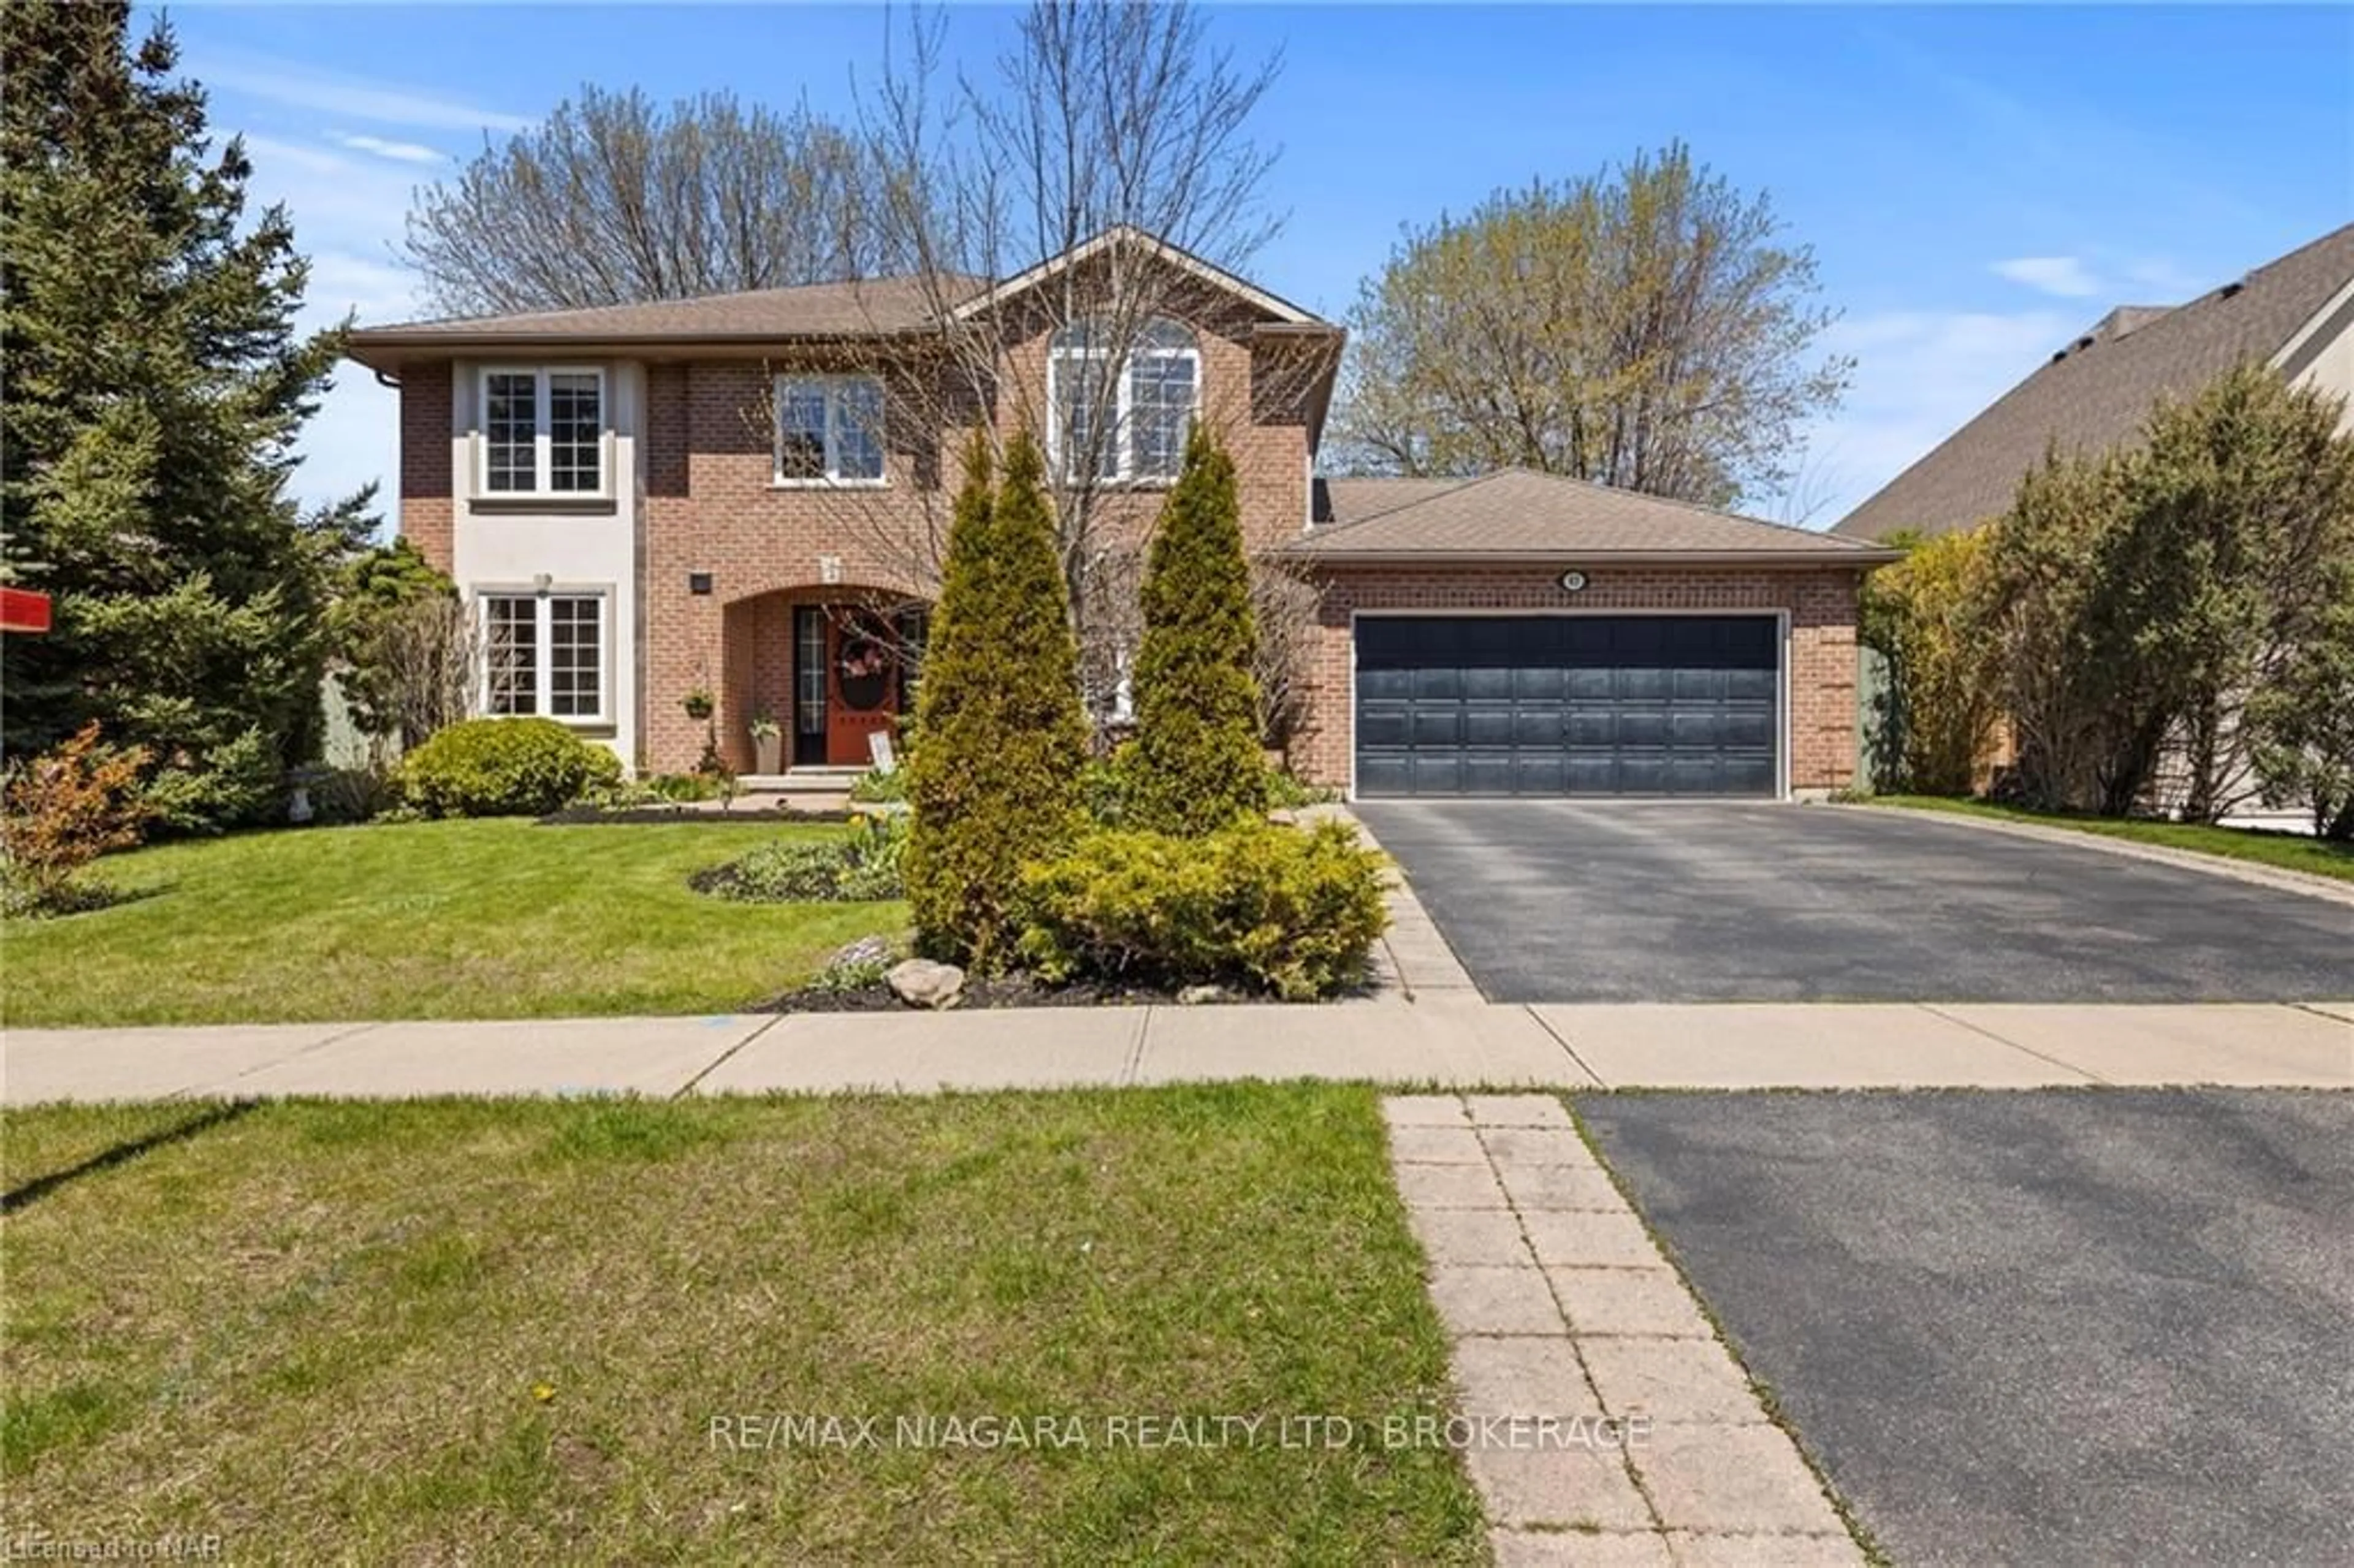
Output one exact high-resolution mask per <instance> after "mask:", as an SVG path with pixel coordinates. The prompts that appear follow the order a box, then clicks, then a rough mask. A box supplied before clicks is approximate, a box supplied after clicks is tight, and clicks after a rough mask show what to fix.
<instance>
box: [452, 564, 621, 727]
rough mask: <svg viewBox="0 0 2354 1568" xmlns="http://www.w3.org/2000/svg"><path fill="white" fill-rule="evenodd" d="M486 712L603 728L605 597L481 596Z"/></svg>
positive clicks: (588, 594)
mask: <svg viewBox="0 0 2354 1568" xmlns="http://www.w3.org/2000/svg"><path fill="white" fill-rule="evenodd" d="M478 599H479V601H480V603H481V605H482V711H483V712H484V713H487V714H493V715H498V716H500V717H510V716H525V715H537V716H539V717H543V718H553V719H567V720H570V721H572V722H574V723H576V724H598V723H602V722H604V721H605V720H606V719H607V718H608V717H609V716H610V715H608V714H607V712H606V707H605V677H606V652H605V651H606V636H605V596H604V595H603V594H601V593H577V592H576V593H546V594H538V593H530V594H526V593H484V594H482V595H479V596H478Z"/></svg>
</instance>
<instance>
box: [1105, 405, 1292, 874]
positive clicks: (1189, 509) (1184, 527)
mask: <svg viewBox="0 0 2354 1568" xmlns="http://www.w3.org/2000/svg"><path fill="white" fill-rule="evenodd" d="M1142 599H1143V604H1142V609H1143V613H1144V636H1143V639H1142V640H1141V641H1140V643H1139V644H1138V647H1137V654H1136V682H1135V685H1136V745H1135V747H1134V749H1133V750H1132V751H1131V752H1130V753H1129V757H1128V758H1127V760H1128V762H1129V767H1130V768H1131V769H1132V772H1131V775H1130V780H1129V812H1130V814H1131V817H1132V820H1133V821H1134V822H1135V824H1136V825H1137V826H1139V827H1143V828H1150V829H1154V830H1157V831H1159V832H1164V833H1178V834H1182V835H1186V836H1189V837H1190V836H1193V835H1195V834H1200V833H1207V832H1215V831H1216V830H1217V829H1219V828H1224V827H1229V826H1232V825H1233V823H1234V821H1235V819H1236V818H1237V817H1246V816H1257V815H1258V814H1259V813H1260V812H1262V811H1264V810H1266V809H1267V768H1266V763H1265V761H1264V759H1263V757H1262V754H1261V749H1260V746H1259V731H1258V681H1257V677H1256V676H1254V675H1253V674H1252V673H1251V664H1252V661H1253V659H1254V658H1255V657H1256V656H1257V651H1258V628H1257V622H1256V620H1255V619H1254V618H1253V616H1252V612H1251V577H1250V560H1249V558H1248V557H1247V556H1246V555H1245V554H1244V553H1243V529H1242V512H1241V507H1240V505H1239V503H1237V502H1236V501H1235V462H1234V459H1233V458H1232V457H1230V456H1228V455H1227V453H1226V451H1225V448H1223V447H1221V446H1220V445H1219V444H1218V442H1217V440H1216V438H1215V437H1214V436H1213V435H1211V433H1210V431H1209V429H1208V428H1207V427H1205V426H1203V425H1199V424H1197V425H1195V426H1194V427H1193V434H1192V435H1191V436H1190V437H1189V438H1188V439H1187V440H1186V443H1185V467H1184V470H1183V471H1182V473H1180V474H1179V475H1178V478H1177V482H1176V484H1175V485H1173V486H1172V487H1171V489H1170V492H1169V499H1168V502H1167V503H1166V504H1164V505H1163V506H1162V507H1161V524H1160V526H1159V527H1158V528H1157V529H1156V530H1155V531H1154V533H1153V535H1152V550H1151V554H1150V556H1149V558H1148V559H1147V561H1146V563H1145V570H1144V590H1143V595H1142Z"/></svg>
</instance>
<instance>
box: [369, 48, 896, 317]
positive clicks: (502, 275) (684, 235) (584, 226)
mask: <svg viewBox="0 0 2354 1568" xmlns="http://www.w3.org/2000/svg"><path fill="white" fill-rule="evenodd" d="M890 177H891V176H890V175H889V173H888V172H887V171H885V169H883V168H882V167H880V166H879V165H878V164H877V163H876V161H875V157H874V156H873V148H872V147H871V145H870V144H869V143H868V142H867V140H866V139H865V138H864V137H863V136H860V135H858V134H857V133H855V132H853V131H849V130H845V129H843V128H842V127H840V126H836V125H833V124H831V123H829V122H826V121H824V120H822V119H821V118H819V117H818V116H816V115H814V114H812V113H811V111H809V109H808V108H807V107H806V106H800V107H795V108H793V109H790V110H788V111H782V112H779V111H775V110H772V109H769V108H767V107H765V106H761V105H754V106H752V107H750V108H746V107H745V106H744V105H742V104H740V103H738V102H737V100H736V98H735V96H734V95H733V94H732V93H726V92H707V93H705V94H703V95H701V96H700V97H696V98H692V99H682V100H680V101H677V102H675V103H673V104H672V105H671V106H670V107H669V108H668V109H663V108H661V107H658V106H657V105H656V104H655V103H654V102H653V101H652V100H650V99H648V98H647V97H646V96H645V95H644V94H643V93H642V92H640V91H637V90H631V91H629V92H625V93H616V92H608V91H605V90H601V89H599V88H596V87H584V88H583V89H582V90H581V91H580V95H579V96H578V98H577V99H575V100H573V101H569V102H567V103H564V104H561V105H559V106H557V110H556V111H555V112H554V113H552V114H550V115H549V116H548V117H547V119H546V121H545V122H542V123H541V124H539V125H537V126H535V127H534V128H532V129H531V130H528V131H525V132H519V133H518V134H516V135H514V136H511V137H509V138H508V139H507V140H506V141H505V142H504V143H501V144H496V145H491V144H486V145H485V146H484V147H483V150H482V154H480V155H479V156H477V157H476V158H475V159H474V160H473V162H472V163H471V164H468V165H467V166H466V168H465V169H464V171H463V172H461V174H460V175H458V177H457V178H456V180H455V181H453V182H451V184H448V185H431V186H427V187H425V188H424V189H421V190H420V191H419V192H418V194H417V198H416V202H415V205H414V207H412V209H411V211H410V213H409V216H408V241H407V246H406V249H407V252H408V260H409V262H410V263H411V264H412V265H413V266H415V267H416V268H417V269H418V270H419V271H420V272H421V273H423V274H424V276H425V281H426V290H427V293H428V294H429V297H430V298H431V299H432V301H433V302H434V303H435V304H436V305H437V306H439V307H440V308H441V309H443V310H446V311H448V312H450V313H452V314H458V315H471V314H482V313H498V312H508V311H535V310H561V309H568V308H572V307H576V306H584V305H610V304H622V303H630V302H637V301H643V300H670V299H684V298H687V297H690V296H693V295H696V294H711V293H723V292H728V291H737V290H746V289H773V288H782V287H786V286H789V285H791V284H796V283H814V282H831V281H840V280H843V279H848V278H860V277H868V276H873V275H875V274H876V273H878V272H885V271H892V270H898V268H900V267H901V266H903V265H905V264H906V263H907V257H906V256H905V255H904V254H901V253H898V252H896V251H894V250H893V249H892V247H891V233H892V226H891V225H890V224H888V223H886V222H885V221H883V220H882V217H881V215H882V214H884V213H885V212H889V211H892V210H894V209H895V208H905V209H907V210H909V211H912V210H914V207H913V204H912V203H911V202H909V201H907V200H906V199H904V197H895V196H894V194H893V193H891V192H890V191H888V190H887V189H886V186H887V184H888V182H889V180H890Z"/></svg>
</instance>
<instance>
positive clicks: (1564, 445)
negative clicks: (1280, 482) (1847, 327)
mask: <svg viewBox="0 0 2354 1568" xmlns="http://www.w3.org/2000/svg"><path fill="white" fill-rule="evenodd" d="M1780 232H1781V225H1780V223H1779V222H1778V221H1777V220H1776V217H1775V216H1774V213H1773V209H1772V207H1771V205H1770V204H1769V203H1768V202H1767V200H1766V198H1765V197H1764V196H1754V197H1753V196H1744V195H1743V194H1741V193H1740V192H1738V191H1735V190H1734V188H1733V187H1732V186H1731V185H1729V184H1728V183H1726V182H1725V181H1724V180H1723V178H1721V177H1719V176H1716V175H1712V174H1711V173H1710V172H1709V171H1708V170H1707V168H1706V167H1704V166H1702V165H1696V164H1694V163H1693V162H1692V159H1691V153H1690V152H1689V151H1688V150H1687V149H1686V148H1684V147H1683V146H1682V145H1681V144H1676V145H1670V147H1668V148H1667V149H1666V150H1665V151H1664V152H1662V153H1660V154H1658V155H1657V156H1652V155H1649V154H1638V156H1637V157H1635V158H1634V159H1633V160H1632V161H1631V162H1629V163H1628V164H1625V165H1623V166H1621V167H1620V168H1618V169H1617V170H1616V171H1610V170H1605V171H1602V172H1600V173H1598V174H1595V175H1587V176H1585V177H1583V178H1579V179H1575V180H1571V181H1568V182H1566V183H1564V184H1561V185H1549V184H1546V183H1543V182H1542V181H1540V182H1537V183H1535V184H1532V185H1529V186H1527V187H1525V188H1523V189H1518V190H1506V191H1500V192H1498V193H1497V194H1496V195H1495V196H1491V197H1490V198H1489V199H1488V201H1486V202H1485V203H1484V204H1482V205H1481V206H1480V207H1478V208H1477V209H1476V210H1474V211H1473V212H1472V213H1471V214H1470V215H1469V217H1465V218H1461V219H1455V218H1451V217H1444V216H1442V217H1440V218H1439V219H1438V221H1437V223H1435V224H1433V225H1431V226H1430V227H1428V228H1418V229H1416V228H1409V229H1408V230H1407V232H1406V234H1405V239H1404V240H1403V242H1402V243H1401V244H1400V245H1399V247H1398V248H1397V249H1396V250H1395V251H1394V253H1393V254H1392V256H1391V258H1390V260H1389V264H1388V266H1387V267H1386V268H1385V269H1384V270H1383V272H1382V273H1381V274H1380V275H1379V276H1378V277H1375V278H1373V279H1372V280H1370V281H1367V283H1366V284H1365V286H1364V289H1363V293H1362V295H1361V297H1360V299H1359V302H1358V305H1357V308H1356V310H1355V312H1354V313H1352V316H1351V318H1350V326H1351V328H1352V334H1353V335H1354V338H1355V343H1354V346H1353V349H1352V359H1351V364H1350V366H1349V376H1348V387H1347V390H1346V396H1345V399H1344V403H1343V409H1342V413H1341V428H1340V429H1339V430H1338V431H1337V432H1336V435H1337V437H1338V440H1336V443H1335V445H1336V449H1337V451H1338V454H1339V455H1341V456H1342V457H1343V459H1344V460H1345V461H1346V462H1347V463H1348V464H1349V465H1350V466H1353V467H1356V468H1359V469H1362V470H1363V471H1373V472H1383V471H1387V472H1399V473H1409V474H1461V473H1476V472H1480V471H1486V470H1489V469H1493V468H1500V467H1505V466H1511V465H1519V466H1522V467H1527V468H1533V469H1538V470H1542V471H1545V472H1548V473H1565V474H1573V475H1575V476H1576V477H1578V478H1580V479H1589V480H1595V481H1598V482H1602V483H1605V484H1612V485H1617V486H1619V487H1621V488H1623V489H1628V490H1640V491H1646V492H1649V493H1653V494H1659V495H1672V496H1676V497H1679V498H1681V499H1684V500H1689V501H1698V502H1702V503H1709V504H1714V505H1724V504H1728V503H1732V502H1734V500H1736V499H1738V498H1740V497H1741V496H1743V495H1744V494H1745V495H1764V494H1768V493H1772V492H1773V491H1774V490H1775V489H1776V486H1777V484H1778V483H1779V482H1781V481H1783V480H1785V479H1787V477H1788V476H1789V473H1790V471H1791V466H1792V458H1793V454H1794V452H1795V451H1796V450H1797V447H1798V441H1797V430H1798V427H1799V425H1800V424H1801V423H1802V422H1803V421H1804V420H1805V419H1806V418H1807V417H1808V416H1809V415H1812V414H1817V413H1820V412H1824V411H1827V410H1829V409H1830V408H1834V407H1836V406H1837V404H1838V401H1839V398H1840V394H1841V393H1842V392H1843V391H1844V389H1845V387H1846V383H1847V377H1848V373H1849V370H1850V366H1849V364H1848V362H1847V361H1845V360H1842V359H1839V358H1836V357H1826V358H1819V359H1818V358H1815V357H1813V355H1812V349H1813V344H1814V342H1815V339H1816V337H1817V335H1818V334H1819V333H1820V332H1821V331H1822V330H1823V328H1824V327H1826V326H1828V325H1829V323H1830V322H1831V320H1832V316H1831V314H1830V313H1828V312H1825V311H1822V310H1820V309H1818V308H1816V307H1814V306H1812V305H1811V304H1810V303H1808V301H1809V299H1810V297H1811V296H1812V295H1813V293H1814V292H1815V289H1816V284H1815V263H1814V257H1813V253H1812V252H1811V251H1810V250H1809V249H1807V248H1806V247H1803V246H1799V247H1789V246H1787V245H1785V244H1783V243H1781V242H1780V241H1779V238H1778V237H1779V235H1780Z"/></svg>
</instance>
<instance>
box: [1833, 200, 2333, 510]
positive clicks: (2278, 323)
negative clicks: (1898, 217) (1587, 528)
mask: <svg viewBox="0 0 2354 1568" xmlns="http://www.w3.org/2000/svg"><path fill="white" fill-rule="evenodd" d="M2349 287H2354V224H2349V225H2348V226H2347V227H2345V228H2340V229H2338V230H2337V231H2335V232H2334V233H2330V234H2325V235H2323V236H2322V237H2321V238H2318V239H2317V240H2315V241H2313V243H2311V244H2310V245H2307V246H2305V247H2304V248H2303V249H2297V250H2292V251H2291V252H2289V253H2288V254H2287V255H2285V256H2284V257H2282V258H2281V259H2280V260H2276V261H2274V262H2272V263H2270V264H2269V265H2266V266H2263V267H2259V268H2257V269H2256V270H2254V271H2253V272H2251V273H2249V274H2248V275H2247V276H2246V277H2244V278H2243V279H2241V280H2240V281H2238V282H2235V283H2226V284H2225V285H2223V286H2222V287H2221V288H2220V289H2216V290H2214V291H2211V292H2209V293H2205V294H2201V295H2200V297H2199V298H2197V299H2195V300H2192V301H2191V302H2190V303H2188V304H2183V305H2176V306H2174V307H2172V308H2171V309H2168V308H2167V307H2165V306H2158V305H2121V306H2119V307H2118V308H2117V309H2115V310H2114V311H2112V312H2110V313H2108V314H2107V315H2106V316H2105V317H2103V318H2102V319H2101V321H2100V322H2099V323H2097V324H2095V325H2094V327H2093V328H2092V329H2091V330H2090V331H2088V332H2086V333H2085V334H2084V335H2083V336H2081V337H2079V338H2077V339H2076V340H2075V341H2073V343H2071V344H2069V345H2068V346H2067V347H2065V348H2063V349H2062V350H2060V351H2059V352H2058V353H2056V354H2054V355H2052V357H2051V359H2050V360H2048V361H2046V362H2045V363H2044V365H2043V366H2041V368H2040V369H2038V370H2037V371H2036V372H2035V374H2033V375H2032V376H2029V377H2028V378H2027V379H2026V380H2024V381H2022V382H2020V384H2019V385H2018V386H2016V387H2012V388H2011V389H2010V390H2009V392H2007V393H2005V394H2004V395H2003V396H2002V397H2000V398H1999V399H1998V400H1997V401H1996V402H1995V403H1994V404H1993V405H1992V406H1991V407H1989V408H1988V409H1987V410H1986V411H1985V412H1984V413H1982V414H1980V415H1978V418H1974V419H1972V420H1971V421H1970V422H1969V423H1968V424H1967V425H1964V426H1963V427H1962V428H1961V429H1958V430H1956V431H1955V432H1954V433H1953V434H1952V435H1951V436H1949V437H1947V438H1946V440H1945V441H1944V443H1943V444H1941V445H1939V446H1938V447H1936V448H1935V449H1934V450H1931V451H1930V452H1929V453H1928V454H1927V455H1926V456H1925V457H1923V458H1922V459H1921V460H1920V461H1918V462H1915V463H1914V465H1913V466H1912V467H1910V468H1908V469H1906V470H1905V471H1903V473H1900V474H1898V475H1897V476H1896V477H1895V478H1894V479H1893V480H1891V481H1890V482H1888V484H1887V485H1886V486H1884V487H1883V488H1882V490H1881V491H1880V493H1878V494H1876V495H1873V496H1872V498H1871V499H1870V500H1868V501H1866V502H1865V503H1863V504H1862V505H1861V506H1859V507H1857V508H1856V509H1855V510H1854V511H1853V512H1850V513H1849V514H1847V516H1846V517H1844V518H1843V519H1841V520H1840V524H1839V525H1838V526H1837V527H1836V528H1834V529H1833V530H1832V532H1834V533H1837V534H1843V535H1851V536H1854V537H1859V538H1865V539H1878V538H1884V537H1886V536H1887V535H1890V534H1893V533H1895V532H1897V531H1898V530H1900V529H1911V530H1915V531H1917V532H1920V533H1922V534H1933V535H1934V534H1947V533H1952V532H1954V531H1955V530H1956V529H1962V528H1968V527H1972V526H1975V525H1976V524H1979V523H1981V522H1984V521H1985V520H1986V519H1988V518H1989V517H1992V516H1995V515H1996V514H1999V513H2000V512H2002V511H2003V510H2004V509H2005V508H2006V507H2008V506H2009V504H2010V500H2011V495H2012V493H2013V492H2015V491H2016V490H2017V489H2018V487H2019V481H2020V477H2021V476H2022V475H2024V474H2025V473H2027V471H2029V470H2030V469H2031V468H2033V467H2034V466H2035V465H2036V464H2037V463H2038V462H2040V461H2042V459H2043V454H2044V452H2045V450H2047V448H2048V447H2050V446H2052V445H2053V444H2055V443H2056V444H2057V445H2058V446H2059V447H2060V448H2061V449H2062V450H2073V451H2097V450H2105V449H2106V448H2110V447H2115V446H2121V445H2127V444H2130V443H2132V442H2134V441H2135V440H2138V438H2139V434H2140V430H2141V426H2142V422H2143V420H2144V419H2145V418H2147V417H2148V414H2149V411H2150V409H2151V408H2152V407H2153V406H2154V405H2155V404H2156V403H2157V402H2158V399H2159V398H2160V397H2189V396H2190V395H2191V394H2192V393H2195V392H2196V391H2198V389H2199V388H2200V387H2203V386H2205V385H2206V384H2207V383H2208V382H2210V381H2212V380H2213V379H2214V378H2215V377H2216V376H2221V374H2223V372H2225V371H2227V370H2229V369H2231V368H2232V366H2236V365H2239V364H2241V363H2242V362H2243V361H2246V360H2251V359H2255V360H2262V361H2264V362H2266V363H2268V364H2282V363H2283V361H2285V360H2289V359H2294V358H2296V354H2295V352H2293V351H2294V350H2295V349H2296V347H2297V345H2298V344H2299V343H2300V340H2302V339H2303V338H2305V337H2306V335H2307V329H2308V328H2309V327H2311V326H2312V325H2313V324H2314V323H2316V321H2317V318H2319V317H2320V316H2322V315H2323V314H2324V313H2327V312H2328V311H2330V310H2332V309H2333V308H2344V307H2345V306H2346V305H2347V302H2346V301H2345V300H2344V299H2343V298H2341V296H2344V295H2345V294H2346V293H2347V291H2348V290H2349ZM2283 368H2284V369H2285V370H2286V371H2287V372H2289V373H2290V374H2295V373H2296V369H2297V366H2295V365H2293V364H2283Z"/></svg>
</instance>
